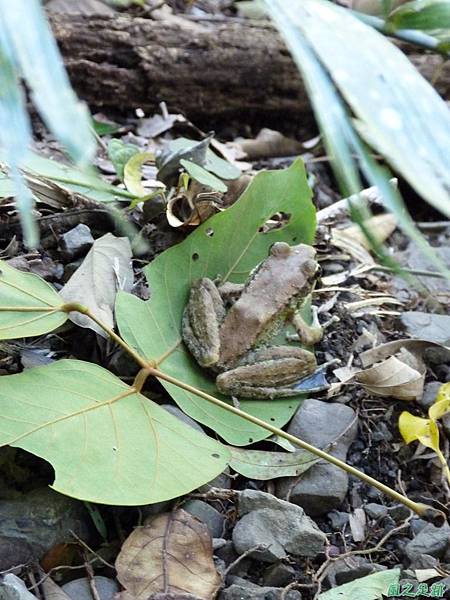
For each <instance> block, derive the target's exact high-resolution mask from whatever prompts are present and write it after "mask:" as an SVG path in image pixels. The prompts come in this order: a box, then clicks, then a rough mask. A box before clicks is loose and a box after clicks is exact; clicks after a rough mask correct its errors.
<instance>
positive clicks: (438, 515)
mask: <svg viewBox="0 0 450 600" xmlns="http://www.w3.org/2000/svg"><path fill="white" fill-rule="evenodd" d="M148 373H149V375H153V376H154V377H156V378H157V379H163V380H164V381H167V382H168V383H172V384H173V385H176V386H178V387H180V388H182V389H184V390H186V391H187V392H190V393H191V394H195V395H196V396H200V398H203V399H205V400H207V401H208V402H210V403H211V404H215V405H216V406H220V407H221V408H223V409H224V410H227V411H228V412H231V413H233V414H235V415H237V416H239V417H242V418H243V419H245V420H246V421H249V422H250V423H253V424H254V425H258V426H259V427H262V428H263V429H266V430H267V431H270V432H271V433H274V434H275V435H279V436H280V437H282V438H284V439H285V440H288V441H289V442H291V443H292V444H295V445H296V446H298V447H300V448H303V449H304V450H308V451H309V452H311V453H312V454H315V455H316V456H318V457H319V458H322V459H324V460H326V461H327V462H330V463H332V464H334V465H336V466H337V467H339V468H340V469H343V470H344V471H346V472H347V473H349V474H351V475H354V476H355V477H358V479H361V480H362V481H364V482H365V483H367V484H368V485H370V486H372V487H375V488H377V489H378V490H380V491H381V492H383V493H384V494H386V495H387V496H390V497H391V498H392V499H393V500H396V501H397V502H401V503H402V504H404V505H405V506H407V507H408V508H409V509H410V510H412V511H414V512H415V513H416V514H418V515H419V516H420V517H422V518H423V519H427V520H429V521H432V522H434V523H441V524H442V523H443V522H444V521H445V515H444V513H443V512H442V511H440V510H438V509H436V508H433V507H432V506H429V505H427V504H423V503H421V502H414V501H413V500H410V499H409V498H407V497H406V496H403V495H402V494H400V493H399V492H397V491H396V490H393V489H392V488H390V487H389V486H387V485H385V484H384V483H381V482H380V481H377V480H376V479H374V478H373V477H370V476H369V475H366V474H365V473H363V472H362V471H359V470H358V469H356V468H355V467H352V466H351V465H348V464H347V463H345V462H344V461H342V460H340V459H339V458H336V457H335V456H332V455H330V454H327V453H326V452H324V451H323V450H320V449H319V448H316V447H315V446H312V445H311V444H308V443H307V442H305V441H303V440H301V439H300V438H298V437H296V436H294V435H292V434H290V433H287V432H286V431H283V430H282V429H279V428H278V427H275V426H273V425H270V423H266V422H265V421H263V420H262V419H259V418H258V417H255V416H253V415H251V414H249V413H246V412H244V411H243V410H241V409H239V408H236V407H235V406H233V405H231V404H228V403H227V402H223V401H222V400H219V399H218V398H215V397H214V396H211V395H210V394H207V393H206V392H202V391H201V390H198V389H197V388H195V387H193V386H191V385H189V384H187V383H185V382H184V381H180V380H179V379H176V378H175V377H172V376H171V375H167V373H163V372H162V371H160V370H159V369H155V368H153V367H150V368H148Z"/></svg>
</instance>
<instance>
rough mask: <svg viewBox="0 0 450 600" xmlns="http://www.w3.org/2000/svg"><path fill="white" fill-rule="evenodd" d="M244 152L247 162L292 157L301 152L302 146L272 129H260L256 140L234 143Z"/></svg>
mask: <svg viewBox="0 0 450 600" xmlns="http://www.w3.org/2000/svg"><path fill="white" fill-rule="evenodd" d="M234 144H236V145H237V146H239V147H240V149H241V150H242V152H244V154H245V157H246V158H247V159H248V160H256V159H258V158H266V157H276V156H292V155H294V154H299V153H301V152H302V151H303V145H302V144H301V143H300V142H298V141H297V140H293V139H291V138H287V137H285V136H284V135H283V134H282V133H280V132H279V131H274V130H273V129H267V128H265V129H261V131H260V132H259V133H258V135H257V136H256V138H254V139H244V140H236V142H234Z"/></svg>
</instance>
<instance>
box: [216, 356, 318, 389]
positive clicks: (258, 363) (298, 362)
mask: <svg viewBox="0 0 450 600" xmlns="http://www.w3.org/2000/svg"><path fill="white" fill-rule="evenodd" d="M316 368H317V362H316V358H315V356H314V354H313V353H312V352H309V351H308V350H304V349H303V348H296V347H293V346H272V347H267V348H261V349H259V350H257V351H255V352H252V353H250V354H249V355H248V356H247V357H246V360H245V363H241V364H240V365H239V366H238V367H236V368H234V369H231V370H229V371H225V372H224V373H221V374H220V375H218V376H217V378H216V386H217V389H218V390H219V391H220V392H221V393H223V394H225V395H227V396H237V397H239V398H255V399H257V398H261V399H265V398H267V399H270V398H283V397H289V396H298V394H299V392H298V390H296V389H295V388H294V387H292V386H293V384H295V383H297V382H298V381H300V380H301V379H303V378H304V377H305V376H307V375H309V374H311V373H312V372H314V371H315V369H316Z"/></svg>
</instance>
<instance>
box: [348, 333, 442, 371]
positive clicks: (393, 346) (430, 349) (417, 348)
mask: <svg viewBox="0 0 450 600" xmlns="http://www.w3.org/2000/svg"><path fill="white" fill-rule="evenodd" d="M402 348H404V349H405V350H408V351H409V352H411V353H412V354H416V355H418V356H420V357H421V358H422V359H423V360H425V362H428V361H430V362H436V363H442V362H445V361H446V360H450V348H449V347H447V346H444V345H443V344H438V343H436V342H429V341H428V340H421V339H405V340H396V341H394V342H387V343H386V344H381V345H380V346H377V347H376V348H371V349H370V350H366V351H365V352H362V353H361V354H360V356H359V358H360V360H361V364H362V366H363V367H370V366H371V365H373V364H374V363H376V362H379V361H380V360H384V359H385V358H388V357H389V356H393V355H394V354H396V353H397V352H399V351H400V350H401V349H402Z"/></svg>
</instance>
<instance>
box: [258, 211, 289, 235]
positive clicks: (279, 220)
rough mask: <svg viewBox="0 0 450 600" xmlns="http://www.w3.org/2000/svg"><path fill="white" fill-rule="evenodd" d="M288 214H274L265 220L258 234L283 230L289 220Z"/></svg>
mask: <svg viewBox="0 0 450 600" xmlns="http://www.w3.org/2000/svg"><path fill="white" fill-rule="evenodd" d="M291 216H292V215H291V214H290V213H284V212H279V213H275V214H274V215H272V216H271V217H270V219H267V221H266V222H265V223H264V225H263V226H262V227H260V228H259V232H260V233H270V232H271V231H275V230H279V229H283V228H284V227H286V225H288V223H289V221H290V220H291Z"/></svg>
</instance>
